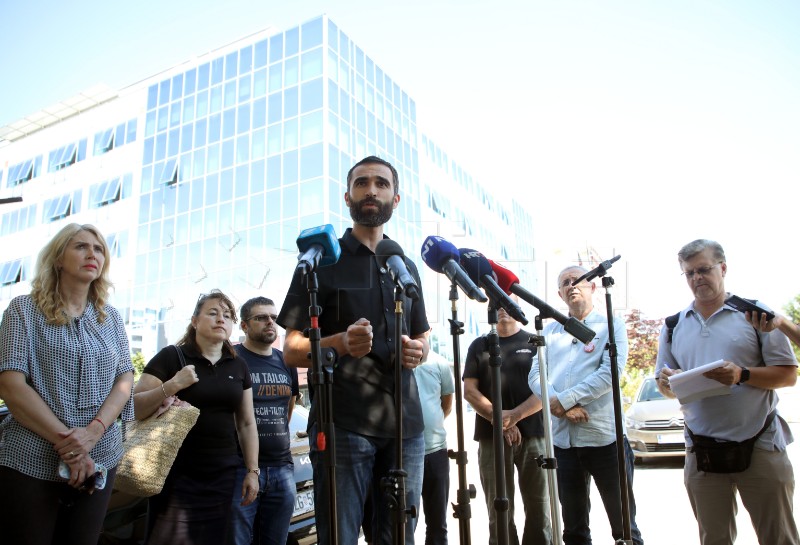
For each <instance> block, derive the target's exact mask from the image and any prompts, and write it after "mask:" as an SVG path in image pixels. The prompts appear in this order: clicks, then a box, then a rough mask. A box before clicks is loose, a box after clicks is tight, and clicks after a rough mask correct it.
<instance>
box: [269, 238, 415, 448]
mask: <svg viewBox="0 0 800 545" xmlns="http://www.w3.org/2000/svg"><path fill="white" fill-rule="evenodd" d="M351 231H352V230H351V229H348V230H347V231H346V232H345V234H344V236H343V237H342V238H340V239H339V242H340V244H341V250H342V253H341V256H340V257H339V260H338V261H337V262H336V263H335V264H334V265H331V266H328V267H319V268H318V269H317V281H318V284H319V292H318V294H317V304H318V305H319V306H320V307H322V312H321V314H320V317H319V326H320V329H321V332H322V337H328V336H330V335H333V334H335V333H342V332H344V331H347V328H348V326H350V325H351V324H353V323H355V322H356V320H358V319H359V318H366V319H367V320H369V321H370V324H371V325H372V333H373V338H372V352H370V353H369V354H367V355H366V356H364V357H363V358H358V359H356V358H353V357H352V356H349V355H340V357H339V360H338V362H337V363H336V365H335V367H334V371H333V388H332V390H333V399H332V402H333V420H334V423H335V424H336V425H337V426H341V427H342V428H344V429H346V430H349V431H352V432H354V433H359V434H362V435H368V436H372V437H394V434H395V420H396V419H395V410H394V342H395V339H394V326H395V311H394V308H395V303H394V292H395V288H394V282H392V279H391V277H390V276H389V274H388V271H386V270H385V269H383V268H382V267H381V266H380V264H379V262H378V260H377V258H376V257H375V254H374V253H372V251H371V250H370V249H369V248H367V247H366V246H364V245H363V244H361V243H360V242H359V241H358V239H356V238H355V237H354V236H353V235H352V234H351ZM404 260H405V263H406V266H407V267H408V270H409V271H410V273H411V275H412V276H413V277H414V279H415V280H416V282H417V284H420V279H419V272H417V268H416V266H415V265H414V263H413V262H412V261H411V260H410V259H408V258H404ZM402 300H403V328H402V332H403V334H405V335H408V336H410V337H414V336H417V335H421V334H423V333H425V332H426V331H428V329H429V328H430V327H429V325H428V320H427V318H426V316H425V303H424V302H423V300H422V297H420V299H419V301H416V302H414V301H412V300H411V299H409V298H407V297H406V296H405V295H403V297H402ZM308 306H309V296H308V290H307V288H306V282H305V279H304V277H303V275H302V274H300V273H296V274H295V275H294V277H293V278H292V283H291V286H290V287H289V291H288V293H287V294H286V300H285V302H284V304H283V307H282V308H281V312H280V315H279V316H278V324H279V325H280V326H281V327H283V328H286V329H295V330H299V331H302V330H304V329H306V328H307V327H309V316H308ZM402 381H403V385H402V387H403V435H404V437H414V436H416V435H419V434H421V433H422V432H423V430H424V427H425V426H424V423H423V420H422V408H421V406H420V402H419V394H418V392H417V383H416V381H415V380H414V373H413V372H411V371H410V370H408V369H405V368H404V369H403V371H402ZM318 400H319V396H314V399H313V400H312V404H311V415H310V418H309V425H310V424H311V423H312V422H314V421H315V420H316V414H317V411H318V407H317V405H318Z"/></svg>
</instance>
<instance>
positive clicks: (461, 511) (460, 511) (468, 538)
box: [447, 282, 476, 545]
mask: <svg viewBox="0 0 800 545" xmlns="http://www.w3.org/2000/svg"><path fill="white" fill-rule="evenodd" d="M450 303H451V310H452V314H453V317H452V318H451V319H450V335H451V336H452V337H453V375H454V376H455V380H454V381H453V383H454V386H455V393H456V430H457V436H458V450H457V451H453V449H449V450H448V451H447V456H448V457H449V458H451V459H453V460H455V461H456V465H457V466H458V492H456V503H454V504H452V505H453V517H455V518H457V519H458V531H459V539H460V541H459V543H460V545H470V543H472V534H471V528H470V518H472V509H471V507H470V502H469V500H470V499H474V498H475V494H476V490H475V486H474V485H471V484H467V451H466V450H464V410H463V399H464V395H463V393H462V391H461V351H460V348H459V341H458V337H459V335H462V334H463V333H464V329H463V327H464V323H463V322H459V321H458V304H457V303H458V289H457V287H456V283H455V282H453V283H452V284H451V285H450Z"/></svg>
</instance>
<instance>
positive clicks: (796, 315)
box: [783, 295, 800, 372]
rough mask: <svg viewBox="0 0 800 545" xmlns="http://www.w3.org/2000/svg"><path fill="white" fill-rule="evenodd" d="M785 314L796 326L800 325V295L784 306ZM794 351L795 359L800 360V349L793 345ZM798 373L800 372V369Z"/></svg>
mask: <svg viewBox="0 0 800 545" xmlns="http://www.w3.org/2000/svg"><path fill="white" fill-rule="evenodd" d="M783 312H784V313H785V314H786V317H787V318H788V319H789V320H791V321H793V322H794V323H796V324H797V323H800V295H795V296H794V299H792V300H791V301H789V302H788V303H786V304H785V305H784V306H783ZM792 349H793V350H794V355H795V357H796V358H797V359H798V360H800V347H798V346H797V345H796V344H794V343H792ZM798 372H800V368H799V369H798Z"/></svg>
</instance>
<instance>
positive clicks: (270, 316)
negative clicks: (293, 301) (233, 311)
mask: <svg viewBox="0 0 800 545" xmlns="http://www.w3.org/2000/svg"><path fill="white" fill-rule="evenodd" d="M250 320H254V321H256V322H266V321H267V320H272V321H273V322H275V323H277V322H278V315H277V314H258V315H256V316H251V317H249V318H248V319H247V321H248V322H249V321H250Z"/></svg>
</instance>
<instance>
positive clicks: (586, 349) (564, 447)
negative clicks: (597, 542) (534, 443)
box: [528, 266, 643, 545]
mask: <svg viewBox="0 0 800 545" xmlns="http://www.w3.org/2000/svg"><path fill="white" fill-rule="evenodd" d="M586 272H588V271H587V270H586V269H584V268H583V267H577V266H572V267H567V268H566V269H564V270H563V271H561V273H560V274H559V275H558V296H559V297H560V298H561V299H562V300H563V301H564V302H565V303H566V304H567V307H568V308H569V315H570V317H573V318H576V319H578V320H581V321H582V322H584V323H585V324H586V325H588V326H589V327H590V328H591V329H593V330H594V331H596V334H595V338H594V339H593V340H592V341H591V342H589V343H588V344H585V345H583V344H580V343H579V342H578V339H576V338H574V337H573V336H572V335H570V334H569V333H567V332H566V331H565V330H564V326H563V325H562V324H560V323H558V322H551V323H549V324H547V326H545V328H544V336H545V345H546V347H547V358H546V361H547V365H548V371H549V374H548V378H549V380H550V384H549V386H548V391H549V399H550V413H551V414H552V419H551V422H552V426H553V445H554V447H555V448H554V450H555V455H556V460H557V461H558V469H557V477H558V494H559V499H560V500H561V518H562V519H563V521H564V536H563V538H564V543H565V545H590V544H591V543H592V536H591V530H590V528H589V511H590V509H591V505H590V501H589V486H590V483H591V481H592V480H594V482H595V485H596V486H597V490H598V491H599V492H600V497H601V498H602V500H603V506H604V507H605V509H606V515H607V516H608V523H609V526H610V527H611V534H612V536H613V537H614V539H615V540H616V541H617V542H619V540H622V538H623V534H624V527H623V512H622V501H621V499H620V498H621V494H620V492H621V489H620V479H619V461H618V459H617V436H616V431H615V419H614V403H613V401H614V398H613V396H614V393H613V391H612V389H611V356H610V354H609V350H608V346H607V345H608V341H609V334H608V319H607V317H606V316H605V315H604V314H601V313H600V312H598V311H597V310H596V309H595V308H594V302H593V296H594V293H595V290H596V285H595V283H594V282H587V281H586V280H583V281H581V282H579V283H578V284H577V285H573V283H574V282H575V281H576V280H578V279H579V278H581V277H582V276H583V275H584V274H585V273H586ZM614 338H615V339H616V344H617V348H618V350H617V368H618V370H619V373H620V375H621V374H622V372H623V370H624V368H625V362H626V361H627V360H628V336H627V334H626V331H625V322H624V321H623V320H622V319H621V318H619V317H615V318H614ZM528 383H529V384H530V387H531V391H532V392H533V393H534V394H536V395H537V396H539V397H541V383H540V379H539V358H538V355H537V356H534V359H533V366H532V367H531V372H530V375H529V376H528ZM623 441H624V444H623V448H624V451H625V470H626V474H627V485H628V500H629V503H628V507H629V511H630V521H631V538H632V540H633V543H634V544H635V545H642V543H643V541H642V535H641V532H640V531H639V528H638V526H637V525H636V501H635V499H634V497H633V451H632V450H631V447H630V444H628V439H627V438H623Z"/></svg>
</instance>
